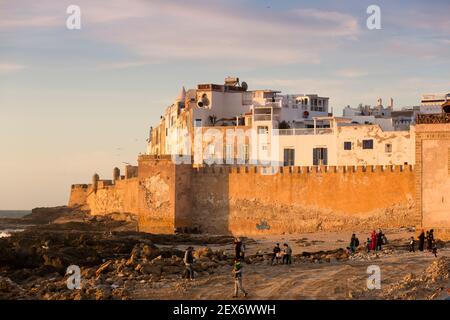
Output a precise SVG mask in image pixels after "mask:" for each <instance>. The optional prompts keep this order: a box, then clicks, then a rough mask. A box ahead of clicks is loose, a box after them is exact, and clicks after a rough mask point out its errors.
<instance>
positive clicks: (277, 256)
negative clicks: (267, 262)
mask: <svg viewBox="0 0 450 320" xmlns="http://www.w3.org/2000/svg"><path fill="white" fill-rule="evenodd" d="M272 252H273V255H272V265H273V261H274V260H275V259H276V262H277V264H278V261H279V260H280V256H281V255H280V252H281V248H280V244H279V243H277V245H276V246H275V247H274V248H273V251H272Z"/></svg>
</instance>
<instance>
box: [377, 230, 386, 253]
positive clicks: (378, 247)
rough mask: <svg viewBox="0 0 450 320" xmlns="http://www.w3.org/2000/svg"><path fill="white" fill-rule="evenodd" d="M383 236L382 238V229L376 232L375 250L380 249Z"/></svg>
mask: <svg viewBox="0 0 450 320" xmlns="http://www.w3.org/2000/svg"><path fill="white" fill-rule="evenodd" d="M383 238H384V234H383V231H381V229H380V231H379V232H378V234H377V251H381V246H382V245H383Z"/></svg>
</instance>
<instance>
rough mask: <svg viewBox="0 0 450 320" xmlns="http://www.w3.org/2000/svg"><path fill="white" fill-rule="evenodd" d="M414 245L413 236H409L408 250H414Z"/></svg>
mask: <svg viewBox="0 0 450 320" xmlns="http://www.w3.org/2000/svg"><path fill="white" fill-rule="evenodd" d="M415 246H416V240H414V237H411V240H409V252H415V251H416V250H415Z"/></svg>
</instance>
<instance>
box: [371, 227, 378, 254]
mask: <svg viewBox="0 0 450 320" xmlns="http://www.w3.org/2000/svg"><path fill="white" fill-rule="evenodd" d="M370 240H371V242H370V250H372V251H375V249H376V247H377V233H376V231H375V230H373V231H372V234H371V236H370Z"/></svg>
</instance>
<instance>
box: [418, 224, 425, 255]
mask: <svg viewBox="0 0 450 320" xmlns="http://www.w3.org/2000/svg"><path fill="white" fill-rule="evenodd" d="M424 244H425V232H424V230H423V229H422V232H421V233H420V235H419V251H423V247H424Z"/></svg>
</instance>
